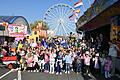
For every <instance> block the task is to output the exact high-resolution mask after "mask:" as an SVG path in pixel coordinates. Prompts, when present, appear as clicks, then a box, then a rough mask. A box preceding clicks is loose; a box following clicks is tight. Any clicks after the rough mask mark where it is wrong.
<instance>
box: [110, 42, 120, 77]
mask: <svg viewBox="0 0 120 80" xmlns="http://www.w3.org/2000/svg"><path fill="white" fill-rule="evenodd" d="M109 45H110V47H109V54H108V55H109V56H111V58H112V71H111V74H112V75H114V74H115V64H116V57H117V50H120V49H119V48H118V46H117V45H116V44H114V43H113V42H112V41H109Z"/></svg>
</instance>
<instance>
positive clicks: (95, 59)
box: [93, 53, 100, 75]
mask: <svg viewBox="0 0 120 80" xmlns="http://www.w3.org/2000/svg"><path fill="white" fill-rule="evenodd" d="M93 61H94V69H95V74H96V75H97V74H99V73H100V72H99V71H100V59H99V53H97V54H96V55H95V58H93Z"/></svg>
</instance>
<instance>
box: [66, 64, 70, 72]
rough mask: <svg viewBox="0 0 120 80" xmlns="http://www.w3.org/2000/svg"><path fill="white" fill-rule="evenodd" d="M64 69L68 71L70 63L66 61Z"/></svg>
mask: <svg viewBox="0 0 120 80" xmlns="http://www.w3.org/2000/svg"><path fill="white" fill-rule="evenodd" d="M66 71H70V63H66Z"/></svg>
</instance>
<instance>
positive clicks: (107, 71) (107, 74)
mask: <svg viewBox="0 0 120 80" xmlns="http://www.w3.org/2000/svg"><path fill="white" fill-rule="evenodd" d="M111 64H112V60H111V57H110V56H107V57H106V60H105V67H104V70H105V78H110V70H111Z"/></svg>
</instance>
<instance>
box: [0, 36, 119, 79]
mask: <svg viewBox="0 0 120 80" xmlns="http://www.w3.org/2000/svg"><path fill="white" fill-rule="evenodd" d="M5 45H7V42H5ZM15 46H16V49H15V50H13V51H12V49H10V50H11V51H9V50H8V48H6V47H8V46H6V47H2V50H1V54H2V55H3V56H7V55H10V56H12V55H16V56H17V62H18V63H19V65H20V67H21V69H23V70H27V71H29V72H33V71H38V72H45V73H50V74H62V73H66V74H70V72H71V71H74V72H76V73H77V74H79V73H81V74H84V75H88V76H90V75H91V73H92V74H93V73H94V74H96V75H99V74H102V75H104V76H105V78H110V77H111V75H113V74H114V73H115V58H116V57H117V50H119V48H118V47H117V46H116V45H115V44H113V42H112V41H109V42H107V41H105V40H104V37H103V35H100V36H98V37H96V38H95V39H93V38H90V39H88V40H85V39H77V38H73V39H72V38H71V37H70V38H67V39H64V38H61V37H58V38H48V39H42V40H40V42H38V43H37V42H35V41H34V40H32V41H31V42H29V41H27V39H24V40H20V41H19V42H18V43H15V42H14V47H15ZM6 49H7V50H6ZM8 51H9V52H8ZM8 53H9V54H8Z"/></svg>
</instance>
